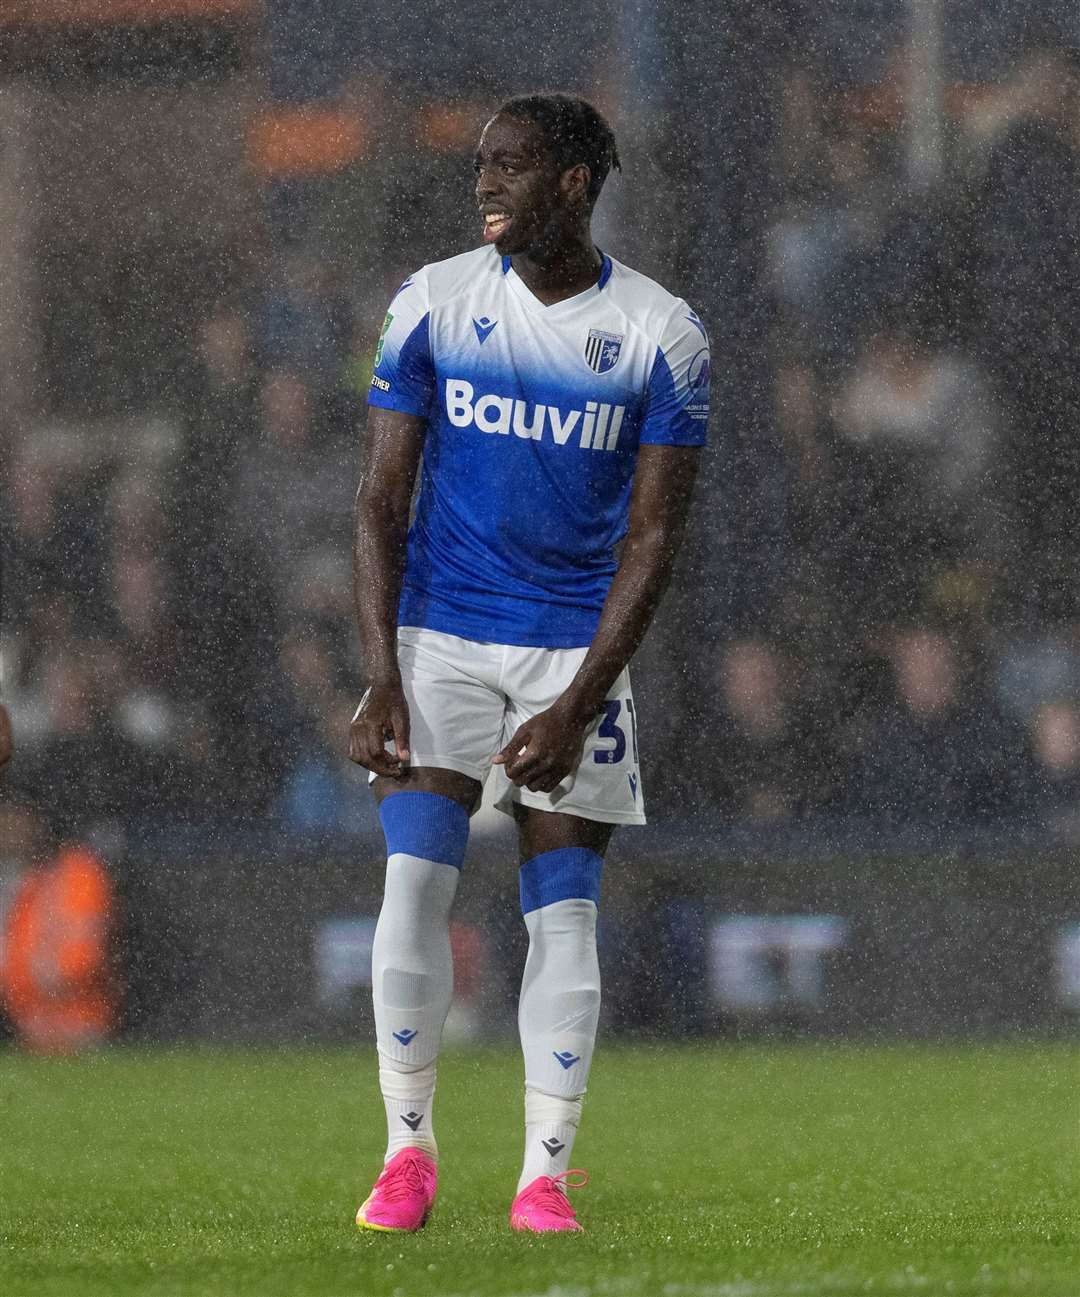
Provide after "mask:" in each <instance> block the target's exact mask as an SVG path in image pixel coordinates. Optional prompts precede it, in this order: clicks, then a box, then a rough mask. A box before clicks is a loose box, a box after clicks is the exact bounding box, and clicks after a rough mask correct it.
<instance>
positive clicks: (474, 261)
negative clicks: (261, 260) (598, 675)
mask: <svg viewBox="0 0 1080 1297" xmlns="http://www.w3.org/2000/svg"><path fill="white" fill-rule="evenodd" d="M368 401H369V403H370V404H371V405H376V406H380V407H382V408H383V409H388V410H401V411H404V412H406V413H408V414H416V415H426V416H427V418H428V428H427V434H426V438H425V441H424V453H423V463H422V467H421V478H420V493H419V499H418V502H417V507H416V513H415V517H414V519H413V523H412V526H411V528H410V531H409V544H408V558H407V562H406V569H405V577H404V583H403V588H402V594H401V604H400V609H399V615H398V623H399V625H403V626H422V627H427V628H428V629H430V630H437V631H443V632H446V633H448V634H451V635H460V636H462V637H463V638H465V639H473V640H482V641H489V642H495V643H500V644H517V645H528V646H532V647H539V648H578V647H581V646H583V645H587V644H589V643H591V642H592V639H593V636H594V634H595V632H596V627H597V623H598V621H599V618H600V611H601V609H602V607H603V604H604V599H605V597H606V595H607V591H608V586H609V585H610V584H611V578H612V575H613V574H614V572H615V568H616V557H615V549H616V546H617V545H618V543H619V541H620V540H621V539H622V537H623V535H624V534H625V532H626V527H627V518H628V512H629V503H630V490H631V484H632V481H633V476H634V465H635V462H636V460H637V450H638V446H640V445H645V444H654V445H655V444H658V445H666V446H700V445H701V444H702V443H703V442H704V440H705V425H706V420H707V417H708V401H709V344H708V340H707V338H706V336H705V330H704V328H703V327H702V324H701V321H700V320H699V319H698V317H697V316H696V315H695V314H694V312H693V311H692V310H691V309H690V308H689V307H688V306H687V304H686V303H685V302H684V301H682V300H681V299H679V298H677V297H673V296H672V295H671V294H670V293H668V292H666V291H665V290H664V289H662V288H661V287H660V286H659V285H658V284H655V283H654V282H653V281H652V280H651V279H647V278H646V277H645V276H644V275H639V274H638V273H637V272H636V271H633V270H630V269H629V268H628V267H626V266H623V265H620V264H619V262H617V261H613V260H612V259H611V258H610V257H607V256H605V257H604V258H603V269H602V271H601V274H600V279H599V281H598V282H597V283H596V284H595V285H593V287H591V288H588V289H586V290H585V292H583V293H579V294H578V295H577V296H576V297H571V298H568V299H567V300H566V301H562V302H557V303H555V305H554V306H545V305H544V304H543V303H542V302H541V301H540V300H539V299H538V298H536V297H535V296H534V295H533V294H532V292H530V290H529V289H528V288H526V286H525V284H524V283H523V281H522V280H521V279H519V278H518V276H517V274H516V273H515V271H514V269H513V267H512V266H511V264H510V259H509V258H508V257H505V258H504V257H500V256H499V254H498V253H497V252H496V251H495V249H494V248H493V247H491V246H487V247H483V248H478V249H476V250H474V251H472V252H466V253H464V254H463V255H461V256H458V257H451V258H450V259H449V260H448V261H441V262H438V263H436V264H434V265H430V266H425V267H424V269H423V270H420V271H418V272H417V273H416V274H415V275H413V276H411V277H410V278H409V279H407V280H406V281H405V283H404V284H402V286H401V287H400V288H399V289H398V291H397V294H396V296H395V297H394V299H393V301H392V302H391V303H390V310H389V312H388V313H387V316H386V320H385V322H384V324H383V330H382V334H381V336H380V339H379V344H378V347H377V349H376V353H375V372H374V376H373V377H372V380H371V391H370V394H369V397H368Z"/></svg>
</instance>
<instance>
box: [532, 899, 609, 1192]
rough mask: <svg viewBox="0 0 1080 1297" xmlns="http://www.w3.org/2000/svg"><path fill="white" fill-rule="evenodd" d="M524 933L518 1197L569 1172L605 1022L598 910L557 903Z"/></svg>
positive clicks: (575, 902) (580, 903)
mask: <svg viewBox="0 0 1080 1297" xmlns="http://www.w3.org/2000/svg"><path fill="white" fill-rule="evenodd" d="M525 926H526V927H527V928H528V930H529V954H528V957H527V958H526V960H525V974H524V977H523V978H522V983H521V998H520V1000H519V1002H518V1029H519V1031H520V1034H521V1048H522V1051H523V1053H524V1055H525V1088H526V1099H525V1120H526V1147H525V1163H524V1168H523V1170H522V1173H521V1180H520V1181H519V1183H518V1191H519V1192H520V1190H521V1189H522V1188H524V1186H525V1185H526V1184H528V1183H529V1182H530V1181H531V1180H534V1179H536V1177H537V1176H538V1175H558V1174H560V1173H561V1172H562V1171H565V1170H566V1169H567V1167H568V1166H569V1162H570V1154H571V1152H572V1150H573V1145H574V1136H575V1135H576V1133H577V1126H578V1120H579V1119H580V1115H581V1099H582V1096H583V1095H584V1093H585V1089H586V1085H587V1083H588V1078H589V1068H590V1065H591V1064H592V1056H593V1048H594V1045H595V1043H596V1027H597V1022H598V1020H599V1016H600V965H599V963H598V961H597V956H596V905H595V903H594V902H593V901H591V900H585V899H583V898H579V897H575V898H571V899H568V900H560V901H555V902H554V903H553V904H551V905H543V906H540V907H538V908H537V909H534V910H531V911H529V913H527V914H526V915H525ZM545 1140H547V1141H549V1142H548V1143H546V1144H545V1142H544V1141H545ZM557 1146H558V1147H557Z"/></svg>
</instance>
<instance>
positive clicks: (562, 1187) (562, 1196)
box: [530, 1170, 589, 1219]
mask: <svg viewBox="0 0 1080 1297" xmlns="http://www.w3.org/2000/svg"><path fill="white" fill-rule="evenodd" d="M571 1177H577V1178H576V1179H572V1178H571ZM588 1183H589V1173H588V1171H581V1170H573V1171H563V1173H562V1174H561V1175H553V1176H545V1177H544V1179H543V1182H542V1183H541V1184H540V1185H539V1186H538V1187H537V1188H536V1189H535V1190H534V1191H533V1193H532V1194H531V1195H530V1197H531V1198H532V1200H533V1202H535V1203H536V1205H537V1206H538V1207H543V1208H544V1210H545V1211H551V1212H554V1213H555V1214H556V1215H558V1216H573V1215H574V1209H573V1207H571V1205H570V1200H569V1198H567V1196H566V1190H567V1189H583V1188H584V1187H585V1185H587V1184H588ZM575 1219H576V1218H575Z"/></svg>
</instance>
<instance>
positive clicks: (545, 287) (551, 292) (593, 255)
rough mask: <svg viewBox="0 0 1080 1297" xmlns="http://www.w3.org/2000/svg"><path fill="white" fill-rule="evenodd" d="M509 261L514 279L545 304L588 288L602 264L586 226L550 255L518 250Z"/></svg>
mask: <svg viewBox="0 0 1080 1297" xmlns="http://www.w3.org/2000/svg"><path fill="white" fill-rule="evenodd" d="M510 261H511V264H512V265H513V267H514V271H515V272H516V274H517V276H518V278H519V279H520V280H521V281H522V282H523V283H524V284H525V286H526V287H527V288H528V289H529V291H530V292H531V293H533V294H535V296H537V297H538V298H539V299H540V300H541V301H542V302H543V303H544V305H545V306H552V305H554V304H555V303H556V302H562V301H565V300H566V298H568V297H575V296H576V295H577V294H578V293H583V292H584V291H585V290H586V289H587V288H591V287H592V286H593V284H595V283H596V281H597V280H598V279H599V278H600V269H601V267H602V266H603V264H604V263H603V258H602V257H601V256H600V253H599V252H597V250H596V248H595V247H594V246H593V241H592V234H591V233H590V231H589V230H588V228H586V229H584V230H582V231H581V232H580V233H579V234H577V235H575V236H573V237H572V238H570V239H568V240H566V242H564V243H560V244H559V246H558V247H557V248H555V249H554V250H553V251H552V252H551V253H550V254H543V253H539V252H537V251H536V250H532V251H529V252H520V253H518V254H517V255H516V256H513V257H511V258H510Z"/></svg>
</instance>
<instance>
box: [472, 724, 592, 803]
mask: <svg viewBox="0 0 1080 1297" xmlns="http://www.w3.org/2000/svg"><path fill="white" fill-rule="evenodd" d="M588 727H589V722H588V721H587V720H582V719H581V717H580V716H578V715H575V714H574V713H573V712H571V711H570V710H569V709H568V708H567V707H565V706H562V707H560V705H559V703H554V704H553V705H552V706H551V707H549V708H548V709H547V711H543V712H540V713H539V714H538V715H536V716H534V717H533V718H532V720H528V721H526V722H525V724H524V725H519V726H518V728H517V730H516V731H515V732H514V736H513V738H512V739H511V740H510V742H509V743H508V744H507V745H506V747H504V748H503V749H502V751H501V752H499V753H497V754H496V755H495V756H494V757H492V763H493V764H494V765H497V766H503V767H504V768H505V770H506V776H507V778H508V779H509V780H510V782H511V783H512V784H516V785H517V786H518V787H519V788H520V787H522V785H524V786H525V787H526V788H528V790H529V792H531V793H550V792H551V791H552V790H553V789H555V788H557V787H558V785H559V784H561V783H562V781H563V780H564V779H565V778H566V776H567V775H569V774H571V773H572V772H573V771H574V770H576V769H577V764H578V762H579V761H580V760H581V751H582V748H583V747H584V746H585V731H586V730H587V729H588Z"/></svg>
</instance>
